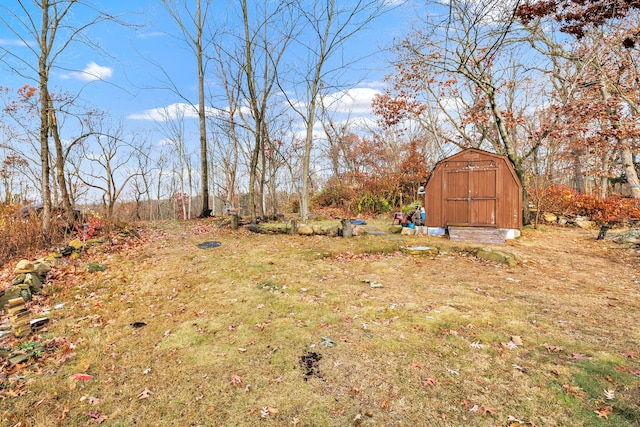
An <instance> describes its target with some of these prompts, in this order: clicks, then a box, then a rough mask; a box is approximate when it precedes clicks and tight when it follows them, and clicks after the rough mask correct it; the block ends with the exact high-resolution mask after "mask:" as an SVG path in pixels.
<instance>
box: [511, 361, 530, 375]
mask: <svg viewBox="0 0 640 427" xmlns="http://www.w3.org/2000/svg"><path fill="white" fill-rule="evenodd" d="M511 366H513V369H517V370H518V371H520V372H524V373H525V374H526V373H527V368H525V367H522V366H519V365H516V364H515V363H514V364H512V365H511Z"/></svg>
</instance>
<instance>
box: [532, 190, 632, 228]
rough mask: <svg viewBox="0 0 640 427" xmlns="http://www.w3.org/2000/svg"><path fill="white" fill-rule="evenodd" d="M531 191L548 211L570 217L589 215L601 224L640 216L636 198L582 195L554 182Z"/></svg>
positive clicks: (542, 208)
mask: <svg viewBox="0 0 640 427" xmlns="http://www.w3.org/2000/svg"><path fill="white" fill-rule="evenodd" d="M534 190H535V191H534ZM529 192H530V193H529V198H530V199H529V200H531V201H532V202H533V203H535V204H536V205H537V206H538V208H539V209H540V210H543V211H545V212H553V213H556V214H559V215H565V216H569V217H573V216H578V215H581V216H588V217H590V218H591V219H592V220H593V221H596V222H597V223H600V224H606V223H610V222H616V221H624V220H627V219H640V206H639V205H638V202H637V200H634V199H629V198H625V197H620V196H609V197H606V198H604V199H603V198H599V197H597V196H595V195H594V194H579V193H578V192H576V191H575V190H573V189H572V188H569V187H567V186H564V185H551V186H549V187H546V188H539V189H534V188H533V187H531V188H530V189H529Z"/></svg>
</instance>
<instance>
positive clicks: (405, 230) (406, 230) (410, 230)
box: [400, 227, 416, 236]
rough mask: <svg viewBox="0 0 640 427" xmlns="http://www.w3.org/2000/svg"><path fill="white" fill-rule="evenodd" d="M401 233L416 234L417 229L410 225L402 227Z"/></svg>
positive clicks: (404, 234)
mask: <svg viewBox="0 0 640 427" xmlns="http://www.w3.org/2000/svg"><path fill="white" fill-rule="evenodd" d="M400 234H402V235H403V236H415V235H416V229H415V228H409V227H402V231H400Z"/></svg>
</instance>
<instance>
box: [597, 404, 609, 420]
mask: <svg viewBox="0 0 640 427" xmlns="http://www.w3.org/2000/svg"><path fill="white" fill-rule="evenodd" d="M593 412H595V413H596V414H597V415H598V418H604V419H606V420H608V419H609V415H611V414H613V407H612V406H601V407H600V408H598V409H596V410H595V411H593Z"/></svg>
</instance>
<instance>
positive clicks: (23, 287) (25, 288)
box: [14, 283, 32, 302]
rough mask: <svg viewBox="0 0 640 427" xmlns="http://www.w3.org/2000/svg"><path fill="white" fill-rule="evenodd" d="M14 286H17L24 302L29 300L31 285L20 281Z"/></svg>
mask: <svg viewBox="0 0 640 427" xmlns="http://www.w3.org/2000/svg"><path fill="white" fill-rule="evenodd" d="M14 288H17V289H19V290H20V296H21V297H22V299H23V300H24V302H29V301H31V298H32V294H31V287H30V286H29V285H28V284H27V283H21V284H19V285H18V286H14Z"/></svg>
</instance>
